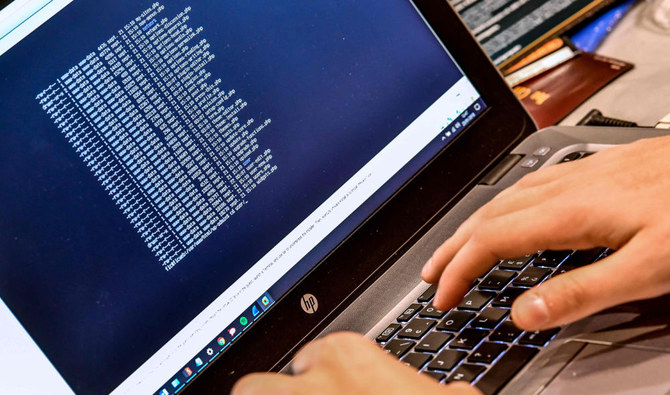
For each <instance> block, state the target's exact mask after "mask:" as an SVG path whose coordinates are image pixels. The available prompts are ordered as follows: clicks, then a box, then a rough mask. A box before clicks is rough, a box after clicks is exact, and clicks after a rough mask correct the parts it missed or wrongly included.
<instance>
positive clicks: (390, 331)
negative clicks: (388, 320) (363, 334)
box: [376, 324, 402, 343]
mask: <svg viewBox="0 0 670 395" xmlns="http://www.w3.org/2000/svg"><path fill="white" fill-rule="evenodd" d="M400 328H402V326H401V325H400V324H391V325H389V326H388V327H387V328H386V329H384V331H383V332H382V333H380V334H379V336H377V339H376V340H377V341H378V342H380V343H383V342H386V341H388V340H389V339H390V338H392V337H393V335H395V333H396V332H398V329H400Z"/></svg>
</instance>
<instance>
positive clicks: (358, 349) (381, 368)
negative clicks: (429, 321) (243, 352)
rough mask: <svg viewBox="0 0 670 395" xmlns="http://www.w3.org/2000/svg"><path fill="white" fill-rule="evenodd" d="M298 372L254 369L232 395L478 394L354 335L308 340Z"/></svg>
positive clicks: (296, 361) (296, 367)
mask: <svg viewBox="0 0 670 395" xmlns="http://www.w3.org/2000/svg"><path fill="white" fill-rule="evenodd" d="M293 372H294V373H295V376H286V375H282V374H278V373H254V374H250V375H248V376H245V377H243V378H242V379H240V380H239V381H238V382H237V383H236V384H235V387H233V390H232V392H231V393H232V394H233V395H255V394H263V395H265V394H286V395H288V394H372V393H380V394H385V395H388V394H417V393H421V394H426V395H432V394H436V395H437V394H441V395H478V394H480V392H479V391H478V390H476V389H475V388H473V387H471V386H470V385H469V384H466V383H462V382H455V383H452V384H448V385H447V386H442V385H440V384H438V383H437V381H435V380H433V379H431V378H429V377H428V376H425V375H423V374H418V373H417V372H416V370H414V369H412V368H410V367H408V366H406V365H403V364H401V363H399V362H398V361H397V360H395V359H394V358H393V357H392V356H390V355H388V354H387V353H385V352H384V351H382V350H381V349H380V348H379V347H377V346H376V345H375V344H374V343H372V342H371V341H369V340H367V339H366V338H364V337H363V336H361V335H358V334H354V333H346V332H343V333H335V334H332V335H329V336H326V337H324V338H323V339H319V340H316V341H314V342H312V343H309V344H308V345H306V346H305V347H303V349H302V350H300V351H299V352H298V354H296V356H295V359H294V360H293Z"/></svg>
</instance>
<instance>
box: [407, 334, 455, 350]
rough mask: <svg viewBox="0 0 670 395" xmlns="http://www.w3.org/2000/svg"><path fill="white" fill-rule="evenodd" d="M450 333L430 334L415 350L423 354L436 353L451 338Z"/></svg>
mask: <svg viewBox="0 0 670 395" xmlns="http://www.w3.org/2000/svg"><path fill="white" fill-rule="evenodd" d="M452 337H454V335H452V334H451V333H442V332H431V333H429V334H428V335H426V337H424V338H423V340H421V341H420V342H419V344H417V346H416V348H415V350H416V351H423V352H432V353H436V352H438V351H439V350H440V349H441V348H442V347H443V346H444V345H445V344H447V342H448V341H449V340H451V338H452Z"/></svg>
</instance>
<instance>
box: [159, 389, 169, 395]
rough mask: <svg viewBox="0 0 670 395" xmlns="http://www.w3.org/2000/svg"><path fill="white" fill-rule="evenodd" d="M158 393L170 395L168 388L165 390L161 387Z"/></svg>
mask: <svg viewBox="0 0 670 395" xmlns="http://www.w3.org/2000/svg"><path fill="white" fill-rule="evenodd" d="M159 394H160V395H170V393H169V392H168V390H166V389H165V388H163V389H162V390H161V392H159Z"/></svg>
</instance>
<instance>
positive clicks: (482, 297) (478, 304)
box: [458, 291, 495, 311]
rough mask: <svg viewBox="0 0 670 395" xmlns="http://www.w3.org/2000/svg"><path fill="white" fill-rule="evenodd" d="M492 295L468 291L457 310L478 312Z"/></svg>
mask: <svg viewBox="0 0 670 395" xmlns="http://www.w3.org/2000/svg"><path fill="white" fill-rule="evenodd" d="M494 296H495V294H494V293H491V292H483V291H470V293H469V294H467V295H465V298H463V301H461V304H459V305H458V307H459V308H461V309H464V310H475V311H479V310H481V309H482V307H484V306H485V305H486V304H487V303H488V302H489V301H490V300H491V299H493V297H494Z"/></svg>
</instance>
